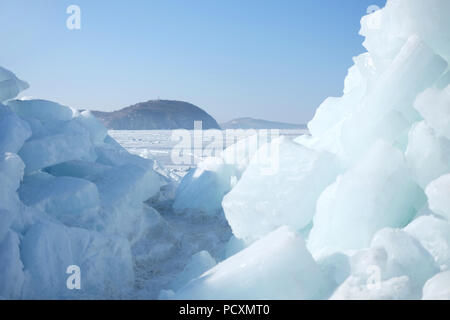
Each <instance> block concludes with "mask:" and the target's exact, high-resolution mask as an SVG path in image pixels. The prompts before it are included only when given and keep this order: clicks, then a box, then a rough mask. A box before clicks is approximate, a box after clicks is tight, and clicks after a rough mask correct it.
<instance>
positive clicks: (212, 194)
mask: <svg viewBox="0 0 450 320" xmlns="http://www.w3.org/2000/svg"><path fill="white" fill-rule="evenodd" d="M236 175H237V173H236V170H235V167H234V166H233V165H228V164H225V163H224V162H223V160H222V159H220V158H207V159H205V160H204V161H203V162H201V163H199V165H198V167H197V168H195V169H191V170H190V171H189V172H188V173H187V174H186V176H184V178H183V180H182V181H181V183H180V185H179V187H178V189H177V191H176V194H175V201H174V203H173V209H174V210H175V212H178V213H187V214H193V215H217V214H218V213H219V212H220V210H221V209H222V206H221V204H222V199H223V197H224V195H225V194H226V193H227V192H229V191H230V190H231V188H232V178H233V177H236Z"/></svg>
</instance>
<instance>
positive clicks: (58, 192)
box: [19, 173, 100, 229]
mask: <svg viewBox="0 0 450 320" xmlns="http://www.w3.org/2000/svg"><path fill="white" fill-rule="evenodd" d="M19 195H20V199H21V200H22V202H23V203H24V204H26V205H28V206H31V207H34V208H36V209H38V210H41V211H45V212H46V213H48V214H49V215H50V216H52V217H54V218H56V219H58V220H59V221H61V222H62V223H64V224H65V225H67V226H75V227H85V228H88V229H89V228H92V229H95V227H96V220H98V212H99V209H100V198H99V193H98V190H97V186H96V185H95V184H93V183H92V182H90V181H87V180H82V179H79V178H72V177H53V176H51V175H49V174H45V173H36V174H33V175H29V176H27V177H25V179H24V182H23V184H22V185H21V187H20V189H19Z"/></svg>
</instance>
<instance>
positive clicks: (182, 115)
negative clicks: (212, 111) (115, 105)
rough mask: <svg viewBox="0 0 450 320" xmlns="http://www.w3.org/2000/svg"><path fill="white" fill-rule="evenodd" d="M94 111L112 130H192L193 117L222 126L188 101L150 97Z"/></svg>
mask: <svg viewBox="0 0 450 320" xmlns="http://www.w3.org/2000/svg"><path fill="white" fill-rule="evenodd" d="M91 112H92V114H93V115H94V116H95V117H96V118H97V119H99V120H100V121H101V122H102V123H103V124H104V125H105V126H106V127H107V128H108V129H112V130H171V129H188V130H192V129H193V128H194V121H202V128H203V129H220V126H219V124H218V123H217V121H216V120H215V119H214V118H213V117H212V116H211V115H209V114H208V113H207V112H206V111H204V110H203V109H201V108H200V107H198V106H196V105H194V104H192V103H189V102H185V101H177V100H149V101H146V102H139V103H136V104H134V105H131V106H128V107H125V108H122V109H120V110H117V111H112V112H104V111H91Z"/></svg>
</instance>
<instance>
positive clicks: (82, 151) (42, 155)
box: [19, 123, 96, 173]
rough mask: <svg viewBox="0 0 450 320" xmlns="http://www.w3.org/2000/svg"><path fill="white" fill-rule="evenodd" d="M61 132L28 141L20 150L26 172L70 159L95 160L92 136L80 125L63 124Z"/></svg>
mask: <svg viewBox="0 0 450 320" xmlns="http://www.w3.org/2000/svg"><path fill="white" fill-rule="evenodd" d="M62 125H63V127H62V128H61V132H60V133H57V134H52V135H48V136H45V137H42V138H38V139H31V140H29V141H27V142H26V143H25V144H24V146H23V147H22V149H21V150H20V151H19V156H20V157H21V158H22V160H23V161H24V162H25V165H26V167H25V172H26V173H32V172H34V171H37V170H40V169H44V168H47V167H50V166H54V165H56V164H60V163H63V162H66V161H70V160H88V161H92V162H93V161H95V160H96V154H95V152H94V149H93V146H92V144H91V140H90V136H89V133H88V131H86V130H85V129H84V128H83V127H81V126H80V125H77V124H75V123H65V124H62Z"/></svg>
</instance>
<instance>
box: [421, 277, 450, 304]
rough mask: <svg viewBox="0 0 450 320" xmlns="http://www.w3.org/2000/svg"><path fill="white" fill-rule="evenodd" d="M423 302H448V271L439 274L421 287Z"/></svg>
mask: <svg viewBox="0 0 450 320" xmlns="http://www.w3.org/2000/svg"><path fill="white" fill-rule="evenodd" d="M422 298H423V299H424V300H450V271H445V272H441V273H439V274H437V275H435V276H434V277H433V278H431V279H430V280H428V281H427V283H426V284H425V286H424V287H423V297H422Z"/></svg>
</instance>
